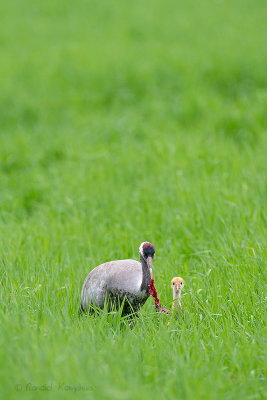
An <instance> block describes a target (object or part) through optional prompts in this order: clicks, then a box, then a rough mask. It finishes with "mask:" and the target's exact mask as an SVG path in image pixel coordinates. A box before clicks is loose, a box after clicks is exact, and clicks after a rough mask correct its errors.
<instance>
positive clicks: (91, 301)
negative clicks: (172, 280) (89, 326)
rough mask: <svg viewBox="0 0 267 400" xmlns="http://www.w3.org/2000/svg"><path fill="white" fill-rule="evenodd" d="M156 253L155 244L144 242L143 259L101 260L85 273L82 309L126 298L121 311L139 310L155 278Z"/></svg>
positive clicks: (119, 301) (125, 312)
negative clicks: (153, 272)
mask: <svg viewBox="0 0 267 400" xmlns="http://www.w3.org/2000/svg"><path fill="white" fill-rule="evenodd" d="M154 254H155V248H154V246H153V244H151V243H149V242H143V243H141V245H140V247H139V255H140V261H141V262H138V261H136V260H116V261H109V262H106V263H104V264H100V265H98V266H97V267H95V268H94V269H93V270H92V271H91V272H90V273H89V275H88V276H87V277H86V279H85V281H84V284H83V287H82V293H81V306H80V310H81V311H83V312H85V311H86V310H87V308H88V306H89V311H90V313H93V307H91V306H92V305H95V306H96V307H99V308H101V309H103V308H104V304H105V301H106V302H107V303H106V304H108V307H110V304H113V306H114V305H115V309H118V308H119V307H120V304H122V302H123V301H124V307H123V310H122V315H128V314H133V313H137V311H138V310H139V309H140V308H141V307H142V306H143V305H144V304H145V302H146V300H147V299H148V297H149V287H148V285H149V283H150V281H151V279H152V278H153V275H152V261H153V257H154Z"/></svg>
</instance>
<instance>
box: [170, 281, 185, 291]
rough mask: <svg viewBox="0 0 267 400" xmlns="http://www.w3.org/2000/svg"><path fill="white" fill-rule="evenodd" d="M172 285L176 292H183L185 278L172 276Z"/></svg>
mask: <svg viewBox="0 0 267 400" xmlns="http://www.w3.org/2000/svg"><path fill="white" fill-rule="evenodd" d="M171 287H172V289H173V290H174V291H175V292H176V293H179V292H181V290H182V289H183V287H184V280H183V278H179V277H175V278H172V281H171Z"/></svg>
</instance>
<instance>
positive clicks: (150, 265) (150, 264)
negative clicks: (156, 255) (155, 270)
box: [146, 256, 153, 269]
mask: <svg viewBox="0 0 267 400" xmlns="http://www.w3.org/2000/svg"><path fill="white" fill-rule="evenodd" d="M152 261H153V258H152V257H151V256H148V257H147V259H146V262H147V265H148V266H149V268H150V269H152Z"/></svg>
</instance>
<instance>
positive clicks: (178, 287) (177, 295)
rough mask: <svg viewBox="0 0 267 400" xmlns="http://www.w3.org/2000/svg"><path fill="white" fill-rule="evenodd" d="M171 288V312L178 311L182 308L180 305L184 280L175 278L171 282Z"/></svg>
mask: <svg viewBox="0 0 267 400" xmlns="http://www.w3.org/2000/svg"><path fill="white" fill-rule="evenodd" d="M171 287H172V292H173V303H172V310H173V311H175V310H179V309H181V308H182V305H181V292H182V289H183V287H184V280H183V278H179V277H175V278H172V280H171Z"/></svg>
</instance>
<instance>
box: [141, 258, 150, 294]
mask: <svg viewBox="0 0 267 400" xmlns="http://www.w3.org/2000/svg"><path fill="white" fill-rule="evenodd" d="M140 261H141V265H142V283H141V290H145V291H146V292H147V293H148V291H149V288H148V285H149V283H150V281H151V275H150V270H149V267H148V265H147V263H146V261H145V259H144V257H143V256H141V255H140Z"/></svg>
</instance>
